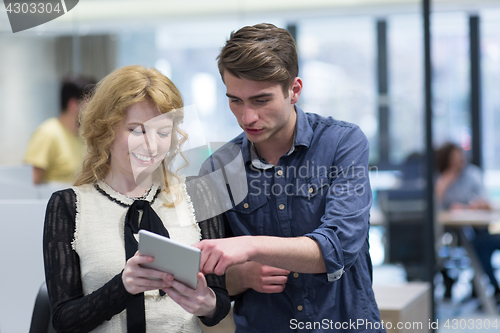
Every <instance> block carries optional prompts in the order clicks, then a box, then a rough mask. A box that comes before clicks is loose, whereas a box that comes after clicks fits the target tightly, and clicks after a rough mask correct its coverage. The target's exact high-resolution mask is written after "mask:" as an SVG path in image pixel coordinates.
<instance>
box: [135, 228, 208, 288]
mask: <svg viewBox="0 0 500 333" xmlns="http://www.w3.org/2000/svg"><path fill="white" fill-rule="evenodd" d="M139 253H140V254H141V255H146V256H151V257H154V258H155V261H153V262H152V263H148V264H143V265H142V266H144V267H147V268H153V269H156V270H159V271H163V272H167V273H170V274H172V275H173V276H174V278H175V279H176V280H177V281H179V282H182V283H184V284H185V285H187V286H189V287H190V288H192V289H196V286H197V281H198V279H197V274H198V271H199V269H200V256H201V250H200V249H197V248H195V247H192V246H189V245H185V244H181V243H179V242H176V241H174V240H171V239H170V238H167V237H164V236H161V235H158V234H155V233H153V232H150V231H147V230H143V229H141V230H139Z"/></svg>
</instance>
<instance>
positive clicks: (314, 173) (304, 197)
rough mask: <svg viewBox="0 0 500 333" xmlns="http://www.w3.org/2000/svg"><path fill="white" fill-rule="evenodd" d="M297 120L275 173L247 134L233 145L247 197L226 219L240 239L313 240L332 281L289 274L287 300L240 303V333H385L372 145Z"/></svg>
mask: <svg viewBox="0 0 500 333" xmlns="http://www.w3.org/2000/svg"><path fill="white" fill-rule="evenodd" d="M296 112H297V124H296V129H295V138H294V143H293V147H292V149H291V150H290V151H289V152H288V153H287V154H285V155H284V156H282V157H281V158H280V160H279V162H278V165H276V166H273V165H270V164H267V163H266V162H265V161H264V160H262V159H260V158H259V156H258V152H257V151H256V150H255V148H254V147H253V144H252V143H251V142H249V141H248V140H247V138H246V136H245V134H244V133H242V134H241V135H239V136H238V137H236V138H235V139H233V140H232V143H234V144H236V145H238V146H239V147H240V148H241V152H242V155H243V161H244V163H245V168H246V173H247V182H248V192H249V193H248V195H247V197H246V198H245V199H244V200H243V201H242V202H240V203H239V204H237V205H236V206H234V207H233V208H232V209H230V210H229V211H227V212H226V213H225V216H226V218H227V220H228V223H229V225H230V227H231V230H232V232H233V234H234V235H235V236H240V235H267V236H277V237H298V236H307V237H310V238H311V239H314V240H315V241H317V242H318V244H319V246H320V248H321V251H322V254H323V258H324V260H325V266H326V273H324V274H299V273H296V272H291V273H290V275H289V277H288V281H287V283H286V287H285V290H284V291H283V292H282V293H278V294H264V293H259V292H257V291H255V290H253V289H249V290H247V291H246V292H244V293H243V294H240V295H238V296H237V297H236V298H235V304H234V321H235V323H236V332H259V333H261V332H293V331H299V332H325V331H344V332H384V330H383V329H381V328H380V327H381V324H380V316H379V311H378V308H377V304H376V302H375V298H374V295H373V290H372V266H371V259H370V255H369V252H368V247H369V246H368V229H369V210H370V206H371V190H370V184H369V178H368V141H367V139H366V137H365V135H364V134H363V133H362V131H361V130H360V129H359V127H358V126H356V125H353V124H350V123H346V122H342V121H337V120H334V119H333V118H331V117H329V118H325V117H321V116H319V115H316V114H306V113H304V112H303V111H302V110H301V109H300V108H298V107H296ZM216 154H224V147H223V148H221V149H220V150H219V151H218V152H216Z"/></svg>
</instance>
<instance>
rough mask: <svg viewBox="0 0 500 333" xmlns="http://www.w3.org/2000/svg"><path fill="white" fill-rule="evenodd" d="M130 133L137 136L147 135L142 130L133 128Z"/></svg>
mask: <svg viewBox="0 0 500 333" xmlns="http://www.w3.org/2000/svg"><path fill="white" fill-rule="evenodd" d="M129 131H130V132H131V133H132V134H135V135H143V134H146V133H145V132H144V131H143V130H142V129H141V128H135V129H134V128H131V129H129Z"/></svg>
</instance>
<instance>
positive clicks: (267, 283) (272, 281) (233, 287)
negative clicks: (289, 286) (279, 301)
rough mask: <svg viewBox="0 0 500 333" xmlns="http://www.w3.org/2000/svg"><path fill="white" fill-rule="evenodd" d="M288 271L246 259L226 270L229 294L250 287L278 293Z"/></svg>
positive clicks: (283, 286)
mask: <svg viewBox="0 0 500 333" xmlns="http://www.w3.org/2000/svg"><path fill="white" fill-rule="evenodd" d="M289 274H290V271H287V270H285V269H281V268H276V267H272V266H267V265H263V264H260V263H258V262H255V261H248V262H246V263H244V264H239V265H234V266H231V267H229V268H228V270H227V272H226V285H227V290H228V292H229V295H231V296H234V295H237V294H240V293H242V292H244V291H245V290H247V289H249V288H252V289H254V290H255V291H258V292H259V293H268V294H271V293H280V292H282V291H283V290H284V289H285V283H286V281H287V280H288V275H289Z"/></svg>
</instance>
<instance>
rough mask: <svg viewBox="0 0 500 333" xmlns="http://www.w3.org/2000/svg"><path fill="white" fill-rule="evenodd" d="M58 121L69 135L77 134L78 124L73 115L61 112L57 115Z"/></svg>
mask: <svg viewBox="0 0 500 333" xmlns="http://www.w3.org/2000/svg"><path fill="white" fill-rule="evenodd" d="M59 121H60V122H61V124H62V125H63V127H64V128H66V129H67V130H68V131H70V132H71V133H73V134H75V135H77V134H78V123H77V121H76V119H75V117H74V116H73V115H71V114H70V112H67V111H66V112H63V113H61V114H60V115H59Z"/></svg>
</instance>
